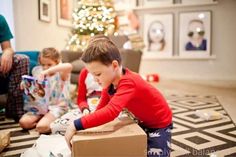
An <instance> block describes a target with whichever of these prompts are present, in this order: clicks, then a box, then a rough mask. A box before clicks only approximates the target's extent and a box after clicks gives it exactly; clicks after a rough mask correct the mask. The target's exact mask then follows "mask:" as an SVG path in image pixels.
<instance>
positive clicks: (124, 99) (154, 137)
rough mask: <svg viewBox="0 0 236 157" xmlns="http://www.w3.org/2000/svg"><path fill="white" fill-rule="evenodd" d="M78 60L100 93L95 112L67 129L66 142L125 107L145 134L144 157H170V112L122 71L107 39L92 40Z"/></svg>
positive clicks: (140, 81) (152, 90)
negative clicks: (145, 151) (97, 86)
mask: <svg viewBox="0 0 236 157" xmlns="http://www.w3.org/2000/svg"><path fill="white" fill-rule="evenodd" d="M82 60H83V61H84V62H85V63H86V68H87V69H88V71H89V72H90V73H91V74H92V75H93V76H94V78H95V80H96V81H97V82H98V84H99V85H100V86H101V87H102V88H103V91H102V95H101V99H100V102H99V104H98V106H97V108H96V110H95V112H93V113H91V114H89V115H86V116H83V117H81V118H79V119H77V120H75V121H74V123H73V124H71V125H70V126H69V127H68V128H67V130H66V134H65V138H66V141H67V143H68V144H69V143H70V140H71V138H72V136H73V135H74V134H75V133H76V131H78V130H83V129H87V128H91V127H95V126H99V125H102V124H105V123H108V122H110V121H112V120H114V119H115V118H116V117H117V116H118V115H119V113H120V112H121V111H122V109H124V108H126V109H128V110H129V111H130V112H131V113H132V114H133V115H134V116H135V117H136V118H137V119H138V120H139V122H140V126H141V127H142V128H143V129H144V130H145V131H146V133H147V137H148V141H147V142H148V148H147V149H148V150H147V152H148V154H147V155H148V156H149V157H151V156H170V142H171V131H170V129H171V128H172V112H171V110H170V108H169V106H168V104H167V102H166V100H165V99H164V97H163V96H162V95H161V93H160V92H159V91H158V90H157V89H156V88H155V87H153V86H151V85H150V84H148V83H147V82H146V81H144V80H143V79H142V77H141V76H139V75H138V74H137V73H134V72H132V71H130V70H129V69H127V68H125V69H124V68H122V66H121V56H120V53H119V50H118V49H117V47H116V46H115V45H114V43H113V42H112V41H111V40H109V39H107V38H101V37H98V38H97V39H96V36H95V37H94V38H92V40H91V41H90V43H89V46H88V47H87V49H86V50H85V52H84V53H83V55H82Z"/></svg>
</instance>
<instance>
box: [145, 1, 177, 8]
mask: <svg viewBox="0 0 236 157" xmlns="http://www.w3.org/2000/svg"><path fill="white" fill-rule="evenodd" d="M142 3H143V6H148V7H157V6H165V5H171V4H173V0H143V2H142Z"/></svg>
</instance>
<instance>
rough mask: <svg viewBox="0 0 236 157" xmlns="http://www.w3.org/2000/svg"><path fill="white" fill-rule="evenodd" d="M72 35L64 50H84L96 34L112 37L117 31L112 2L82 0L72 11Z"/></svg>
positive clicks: (105, 0)
mask: <svg viewBox="0 0 236 157" xmlns="http://www.w3.org/2000/svg"><path fill="white" fill-rule="evenodd" d="M72 17H73V29H72V35H71V36H70V39H69V41H68V43H67V46H66V49H68V50H74V51H76V50H78V49H82V50H83V49H85V48H86V46H87V44H88V40H89V39H90V37H92V36H94V35H96V34H104V35H113V34H114V33H115V31H116V29H117V21H116V20H115V19H116V18H115V17H116V13H115V10H114V7H113V2H112V0H82V1H79V2H78V7H77V8H76V9H75V10H74V11H73V14H72Z"/></svg>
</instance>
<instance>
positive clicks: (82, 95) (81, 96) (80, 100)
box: [77, 68, 89, 111]
mask: <svg viewBox="0 0 236 157" xmlns="http://www.w3.org/2000/svg"><path fill="white" fill-rule="evenodd" d="M87 75H88V71H87V70H86V69H85V68H84V69H82V70H81V72H80V75H79V77H78V82H79V85H78V87H79V88H78V97H77V104H78V106H79V108H80V110H81V111H82V110H83V109H85V108H89V107H88V103H87V97H86V95H87V89H86V84H85V79H86V77H87Z"/></svg>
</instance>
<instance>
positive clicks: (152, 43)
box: [143, 14, 173, 58]
mask: <svg viewBox="0 0 236 157" xmlns="http://www.w3.org/2000/svg"><path fill="white" fill-rule="evenodd" d="M143 36H144V37H143V38H144V42H145V50H144V54H143V57H144V58H163V57H171V56H172V54H173V14H147V15H145V16H144V31H143Z"/></svg>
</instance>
